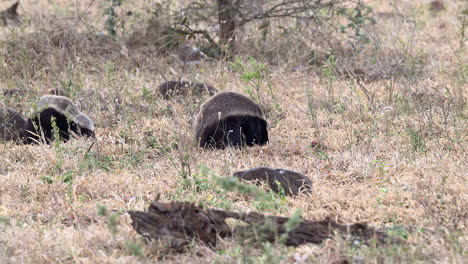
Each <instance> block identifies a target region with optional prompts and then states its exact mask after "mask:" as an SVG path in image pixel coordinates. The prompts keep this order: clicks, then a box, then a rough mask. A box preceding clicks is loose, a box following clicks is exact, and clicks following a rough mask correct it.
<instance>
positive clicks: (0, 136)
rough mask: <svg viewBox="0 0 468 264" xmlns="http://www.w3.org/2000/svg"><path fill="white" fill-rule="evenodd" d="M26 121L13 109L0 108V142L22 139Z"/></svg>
mask: <svg viewBox="0 0 468 264" xmlns="http://www.w3.org/2000/svg"><path fill="white" fill-rule="evenodd" d="M25 123H26V120H25V119H24V117H23V116H22V115H21V114H20V113H18V111H16V110H15V109H13V108H10V107H4V108H0V141H8V140H14V141H19V140H20V139H21V138H22V137H23V128H24V126H25Z"/></svg>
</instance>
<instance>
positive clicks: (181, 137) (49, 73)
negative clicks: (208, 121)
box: [0, 0, 468, 263]
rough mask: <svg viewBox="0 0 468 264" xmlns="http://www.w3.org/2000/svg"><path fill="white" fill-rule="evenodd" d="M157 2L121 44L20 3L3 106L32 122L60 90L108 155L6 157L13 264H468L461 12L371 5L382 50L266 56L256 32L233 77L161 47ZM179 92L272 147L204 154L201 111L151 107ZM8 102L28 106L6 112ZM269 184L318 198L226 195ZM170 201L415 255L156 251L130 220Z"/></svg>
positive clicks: (88, 18) (238, 242) (0, 47)
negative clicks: (302, 183)
mask: <svg viewBox="0 0 468 264" xmlns="http://www.w3.org/2000/svg"><path fill="white" fill-rule="evenodd" d="M72 2H74V3H72ZM156 2H157V1H131V0H127V1H125V2H124V4H123V6H122V7H119V8H118V9H117V10H118V12H119V14H126V13H127V11H132V12H133V14H134V15H132V16H122V17H125V19H126V20H125V30H120V31H119V34H118V35H117V37H115V38H113V37H110V36H108V35H107V34H106V32H105V31H103V30H102V28H103V25H104V18H103V17H102V12H103V9H104V7H105V4H106V3H105V2H104V3H103V2H102V1H91V0H89V1H88V0H87V1H55V2H54V3H55V4H48V3H49V1H35V2H34V3H33V2H32V1H22V2H21V7H20V11H19V12H20V14H23V15H24V16H23V20H24V22H23V24H22V25H21V26H19V27H6V28H1V29H0V40H1V42H0V89H1V90H2V93H1V94H0V105H1V106H7V107H15V108H17V109H19V110H21V111H22V113H23V114H26V115H27V114H28V113H30V112H32V110H33V109H34V104H35V103H36V102H37V99H38V98H39V97H40V96H41V95H43V94H45V93H47V92H48V91H50V90H51V89H61V90H62V91H63V92H64V93H65V94H66V95H67V96H69V97H70V98H72V99H73V100H74V101H76V102H77V104H79V106H80V108H81V109H82V111H83V112H84V113H87V115H88V116H90V117H91V118H92V119H93V120H94V121H95V125H96V127H97V138H98V140H97V142H96V143H93V142H92V141H90V140H86V139H76V140H71V141H70V142H68V143H61V144H52V145H39V146H26V145H16V144H14V143H12V142H3V143H1V144H0V153H1V154H0V263H51V262H65V263H70V262H78V263H138V262H150V263H151V262H156V261H164V262H170V263H184V262H185V263H187V262H190V263H206V262H207V261H208V262H215V263H238V262H248V263H257V262H260V263H272V262H284V263H293V262H294V263H402V262H406V263H415V262H419V263H421V262H422V263H426V262H428V263H467V250H468V248H467V245H468V238H467V228H468V226H467V224H468V221H467V219H468V215H467V212H468V208H467V204H468V186H467V172H468V157H467V150H466V148H467V144H466V141H467V132H468V130H467V124H468V123H467V107H466V98H467V93H468V89H467V88H468V86H467V78H468V64H467V63H468V57H467V53H466V36H467V32H466V23H467V21H468V18H467V17H466V16H467V15H466V11H465V15H463V10H467V8H468V7H467V5H466V2H465V1H455V0H453V1H439V2H443V5H444V9H442V10H440V11H437V12H434V11H431V6H433V4H431V1H428V0H423V1H411V0H402V1H390V3H391V4H390V3H389V1H380V0H379V1H371V2H370V3H369V4H370V5H371V6H372V7H373V9H374V14H373V17H374V18H375V19H376V22H377V23H376V24H375V25H367V26H366V27H365V28H364V30H365V33H366V34H367V36H369V37H370V40H371V42H370V44H366V45H364V44H363V45H362V46H356V45H354V46H353V45H351V44H353V43H354V44H355V43H356V42H353V41H355V40H353V39H351V40H350V39H349V38H348V37H347V36H345V35H342V34H340V33H339V32H336V33H334V34H331V35H322V34H321V32H319V30H317V28H315V27H312V26H310V28H307V29H305V30H304V31H303V32H301V33H300V34H299V33H297V34H293V33H291V34H288V35H281V34H280V33H281V32H276V30H274V29H272V31H271V32H270V33H269V35H267V37H266V38H262V36H261V34H257V33H256V32H257V31H256V30H255V28H256V25H252V26H251V27H247V28H245V29H244V30H243V32H242V34H240V36H239V40H240V41H241V42H240V47H241V48H240V49H239V54H240V55H241V57H240V59H238V63H237V65H236V64H235V63H234V64H232V63H229V62H222V61H214V60H208V61H206V62H202V63H200V64H195V65H181V64H180V63H179V62H178V61H177V60H176V59H175V56H174V54H175V50H174V49H171V48H165V47H164V45H162V44H161V43H162V42H161V39H160V38H159V36H160V35H159V34H157V32H149V31H148V28H147V24H146V22H145V21H148V19H149V15H150V12H143V11H142V10H151V8H154V7H155V5H156ZM176 2H177V3H182V2H186V1H176ZM90 3H92V4H91V5H90ZM9 5H11V3H4V2H2V3H0V7H1V8H0V9H3V8H5V7H7V6H9ZM175 6H176V5H174V8H175ZM140 11H141V12H140ZM139 12H140V13H139ZM136 14H139V15H138V16H137V15H136ZM78 15H79V18H77V16H78ZM278 23H280V22H278ZM281 23H284V25H286V26H288V24H287V22H281ZM463 24H464V25H463ZM289 26H292V25H289ZM272 28H273V27H272ZM189 42H190V41H189ZM248 56H253V57H254V58H255V60H251V61H250V62H249V59H248ZM256 62H260V63H265V69H264V70H262V72H263V73H264V75H263V77H261V78H260V79H258V80H256V81H255V82H246V81H244V80H243V78H242V76H243V73H245V71H250V70H251V69H250V70H249V69H243V67H242V66H245V65H247V66H248V65H251V64H254V66H253V68H254V69H262V66H261V65H256V66H255V64H256ZM249 67H251V66H248V67H247V68H249ZM179 78H183V79H185V80H188V81H197V82H204V83H207V84H210V85H213V86H214V87H216V88H217V89H218V90H220V91H235V92H240V93H244V94H247V95H249V96H251V97H252V98H253V99H255V100H257V101H258V102H259V103H260V104H261V106H262V107H263V108H264V109H265V112H266V113H267V120H268V123H269V134H270V137H269V138H270V142H269V144H268V145H267V146H263V147H252V148H245V149H242V150H238V149H225V150H204V149H198V148H196V147H194V145H193V142H192V136H193V134H192V130H191V123H192V120H193V117H194V115H195V114H196V112H197V110H198V107H199V104H200V103H201V102H202V101H203V100H204V99H206V98H202V99H203V100H201V99H200V98H195V99H192V98H186V99H180V98H179V99H172V100H164V99H163V98H161V97H160V95H159V94H158V93H157V90H156V88H157V86H158V85H159V84H160V83H162V82H163V81H165V79H167V80H169V79H179ZM6 89H22V90H27V91H28V92H27V93H26V94H24V95H19V96H3V95H2V94H3V91H4V90H6ZM317 146H319V147H317ZM258 166H268V167H273V168H284V169H290V170H293V171H298V172H301V173H303V174H305V175H307V176H309V177H310V178H311V180H312V182H313V186H314V189H313V194H312V195H311V196H310V197H308V196H299V197H295V198H291V197H283V196H281V195H277V194H270V195H269V196H268V198H267V199H263V200H256V199H254V198H253V197H252V196H251V195H242V194H238V193H236V192H232V191H227V190H225V189H223V188H222V187H221V185H219V184H218V183H217V182H218V181H217V180H216V179H217V178H223V177H226V176H230V175H232V174H233V173H234V172H236V171H240V170H245V169H249V168H252V167H258ZM157 194H160V195H161V200H162V201H188V202H195V203H196V204H199V203H201V204H203V205H206V206H209V207H211V208H219V209H223V210H234V211H238V212H249V211H257V212H261V213H264V214H267V215H277V216H287V217H291V216H292V215H294V214H296V213H298V211H297V210H299V211H300V213H301V215H302V217H303V218H306V219H309V220H317V221H320V220H323V219H324V218H325V217H329V218H330V219H332V220H333V221H336V222H337V223H342V224H344V223H355V222H367V223H368V224H369V225H370V226H372V227H376V228H377V227H386V228H387V230H390V231H389V232H393V233H394V234H395V233H396V235H397V236H399V237H401V238H402V239H404V241H405V243H403V244H395V245H392V244H389V245H385V246H382V245H377V244H356V243H352V241H348V240H346V239H344V238H342V237H340V236H337V237H335V238H334V239H330V240H327V241H325V242H324V243H322V244H320V245H315V244H306V245H303V246H300V247H298V248H292V247H286V246H284V245H282V244H280V243H277V244H269V243H260V244H255V245H251V244H248V243H247V242H246V241H243V240H242V239H236V238H223V239H220V241H219V242H218V244H217V245H216V247H215V248H210V247H206V246H204V245H202V244H198V243H196V242H194V243H193V247H191V248H190V249H189V250H187V251H186V252H184V253H180V254H176V253H174V252H170V251H168V250H167V249H166V248H165V246H164V245H165V244H164V241H151V242H148V241H146V240H144V239H143V238H142V237H141V236H140V235H138V234H137V233H136V232H135V231H134V230H133V228H132V226H131V224H130V223H131V220H130V216H129V215H128V214H127V213H125V211H127V210H140V211H141V210H145V208H147V207H148V205H149V204H150V203H151V202H152V201H153V199H154V197H156V195H157Z"/></svg>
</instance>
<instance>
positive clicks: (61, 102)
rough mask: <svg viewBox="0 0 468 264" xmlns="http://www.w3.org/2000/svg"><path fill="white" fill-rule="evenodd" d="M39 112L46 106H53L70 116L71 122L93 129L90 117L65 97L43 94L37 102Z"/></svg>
mask: <svg viewBox="0 0 468 264" xmlns="http://www.w3.org/2000/svg"><path fill="white" fill-rule="evenodd" d="M37 108H38V110H39V112H41V111H43V110H44V109H47V108H53V109H55V110H56V111H57V112H59V113H62V114H64V115H65V116H68V117H70V118H71V119H72V120H73V122H75V123H76V124H78V125H79V126H81V127H83V128H86V129H88V130H91V131H94V124H93V121H91V119H90V118H89V117H88V116H86V115H85V114H83V113H82V112H81V111H80V110H78V107H76V105H75V104H74V103H73V102H72V101H71V100H70V99H69V98H67V97H65V96H58V95H44V96H42V97H41V98H40V99H39V102H38V103H37Z"/></svg>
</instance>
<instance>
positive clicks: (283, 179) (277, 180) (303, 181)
mask: <svg viewBox="0 0 468 264" xmlns="http://www.w3.org/2000/svg"><path fill="white" fill-rule="evenodd" d="M234 177H236V178H239V179H241V180H244V181H261V182H266V183H268V185H270V188H271V189H272V190H273V191H274V192H279V190H280V188H279V186H278V184H279V185H280V186H281V188H283V189H284V191H285V193H286V195H289V196H295V195H298V194H299V193H301V192H303V193H311V192H312V182H311V181H310V179H309V178H308V177H307V176H305V175H303V174H301V173H298V172H294V171H290V170H284V169H272V168H268V167H257V168H253V169H250V170H246V171H239V172H236V173H234Z"/></svg>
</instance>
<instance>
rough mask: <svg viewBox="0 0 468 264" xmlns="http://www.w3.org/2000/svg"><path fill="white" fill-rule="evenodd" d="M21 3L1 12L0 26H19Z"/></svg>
mask: <svg viewBox="0 0 468 264" xmlns="http://www.w3.org/2000/svg"><path fill="white" fill-rule="evenodd" d="M18 5H19V1H16V3H14V4H13V5H11V6H10V7H9V8H7V9H5V10H3V11H0V26H8V25H18V24H19V22H20V18H19V17H20V16H19V14H18Z"/></svg>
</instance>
